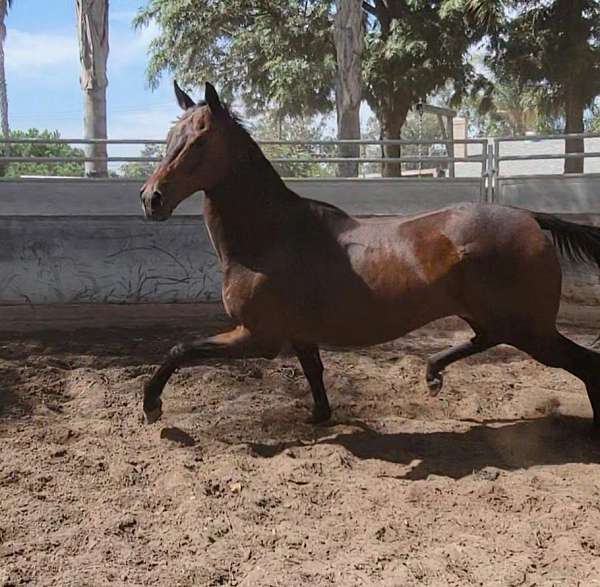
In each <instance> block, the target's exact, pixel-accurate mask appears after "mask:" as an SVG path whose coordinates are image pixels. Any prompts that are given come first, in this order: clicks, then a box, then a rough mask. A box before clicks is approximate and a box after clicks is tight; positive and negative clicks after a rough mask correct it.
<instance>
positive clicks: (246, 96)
mask: <svg viewBox="0 0 600 587" xmlns="http://www.w3.org/2000/svg"><path fill="white" fill-rule="evenodd" d="M150 22H156V23H157V24H158V25H159V27H160V30H161V34H160V35H159V36H158V37H157V38H155V39H154V40H153V41H152V43H151V45H150V61H149V64H148V69H147V74H148V78H149V80H150V83H151V85H153V86H156V84H157V83H158V81H159V79H160V77H161V75H162V74H163V73H165V72H167V73H169V74H172V75H174V76H175V77H176V78H177V79H178V80H179V81H181V82H182V83H183V84H184V85H187V86H201V85H202V84H203V83H204V81H206V80H213V81H214V82H215V83H218V84H219V89H220V92H221V94H222V95H223V96H224V97H225V98H226V99H228V100H229V101H232V100H233V98H234V96H235V97H239V98H241V100H242V101H243V103H244V106H245V107H246V108H247V110H248V112H249V113H250V114H252V115H254V114H263V113H264V112H265V111H266V110H272V109H274V110H276V111H277V112H276V114H277V116H279V117H285V116H312V115H314V114H315V113H319V112H326V111H329V110H330V109H331V108H332V105H333V101H332V92H331V90H332V87H333V84H334V80H335V48H334V44H333V17H332V6H331V3H330V2H323V1H320V0H227V2H225V1H224V0H216V1H208V0H204V1H196V2H190V1H189V0H149V1H148V4H147V6H146V7H145V8H143V9H141V10H140V11H139V13H138V15H137V16H136V18H135V20H134V25H135V26H136V27H143V26H147V25H148V24H150Z"/></svg>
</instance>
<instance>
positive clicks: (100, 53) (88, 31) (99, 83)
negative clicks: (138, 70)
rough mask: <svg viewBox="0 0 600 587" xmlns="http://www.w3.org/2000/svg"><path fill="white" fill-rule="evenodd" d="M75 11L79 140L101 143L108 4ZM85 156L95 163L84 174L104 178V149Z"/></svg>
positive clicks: (102, 1) (88, 3)
mask: <svg viewBox="0 0 600 587" xmlns="http://www.w3.org/2000/svg"><path fill="white" fill-rule="evenodd" d="M0 1H2V0H0ZM75 7H76V9H77V33H78V37H79V59H80V62H81V76H80V84H81V91H82V92H83V136H84V138H86V139H105V138H106V86H107V85H108V80H107V77H106V62H107V60H108V0H75ZM86 154H87V156H88V157H97V158H99V160H96V161H88V162H86V164H85V174H86V175H87V176H94V177H105V176H106V175H107V174H108V167H107V162H106V156H107V153H106V145H88V147H87V149H86Z"/></svg>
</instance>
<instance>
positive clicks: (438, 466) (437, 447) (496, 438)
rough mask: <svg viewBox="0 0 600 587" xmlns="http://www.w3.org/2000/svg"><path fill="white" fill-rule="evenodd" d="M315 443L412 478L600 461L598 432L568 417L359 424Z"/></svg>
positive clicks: (260, 448) (269, 449)
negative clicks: (411, 428) (384, 427)
mask: <svg viewBox="0 0 600 587" xmlns="http://www.w3.org/2000/svg"><path fill="white" fill-rule="evenodd" d="M330 434H331V431H330ZM305 444H306V443H303V442H301V441H293V442H286V443H280V444H276V445H273V444H260V443H255V444H251V448H252V450H253V451H254V453H255V454H256V455H258V456H261V457H265V458H270V457H273V456H275V455H277V454H279V453H280V452H281V451H283V450H285V449H287V448H290V447H298V446H304V445H305ZM316 444H331V445H338V446H342V447H344V448H345V449H346V450H348V451H349V452H350V453H352V454H353V455H354V456H356V457H358V458H360V459H379V460H382V461H387V462H391V463H396V464H402V465H406V466H410V465H413V466H412V468H411V469H410V470H409V471H408V472H405V473H401V474H399V475H398V478H401V479H412V480H417V479H425V478H427V477H428V476H429V475H440V476H444V477H451V478H453V479H460V478H462V477H466V476H468V475H471V474H473V473H474V472H476V471H478V470H481V469H483V468H485V467H490V466H491V467H496V468H498V469H504V470H516V469H523V468H529V467H532V466H536V465H561V464H567V463H600V434H599V435H593V434H592V432H591V422H590V420H588V419H586V418H578V417H573V416H563V417H560V418H559V417H547V418H538V419H531V420H516V421H515V420H512V421H511V420H509V421H490V422H486V423H482V424H476V425H474V426H473V427H471V428H469V429H468V430H466V431H444V432H400V433H393V434H384V433H379V432H376V431H374V430H371V429H369V428H368V427H363V429H361V430H357V431H355V432H350V433H346V432H344V433H341V434H337V435H336V434H335V433H334V434H332V435H330V436H323V437H321V438H320V439H318V440H317V441H316ZM415 463H416V464H415Z"/></svg>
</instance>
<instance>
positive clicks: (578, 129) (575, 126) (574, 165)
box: [565, 92, 585, 173]
mask: <svg viewBox="0 0 600 587" xmlns="http://www.w3.org/2000/svg"><path fill="white" fill-rule="evenodd" d="M584 109H585V106H584V104H583V102H582V101H581V99H580V98H579V94H577V93H576V92H571V94H570V95H569V97H568V99H567V104H566V106H565V133H566V134H569V133H582V132H583V111H584ZM584 151H585V146H584V141H583V139H565V153H583V152H584ZM583 166H584V160H583V159H579V158H578V159H565V173H583Z"/></svg>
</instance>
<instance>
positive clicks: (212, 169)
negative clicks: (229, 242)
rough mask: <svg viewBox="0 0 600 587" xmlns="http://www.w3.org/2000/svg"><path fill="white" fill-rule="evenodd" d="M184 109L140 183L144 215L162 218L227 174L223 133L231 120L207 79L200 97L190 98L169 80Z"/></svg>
mask: <svg viewBox="0 0 600 587" xmlns="http://www.w3.org/2000/svg"><path fill="white" fill-rule="evenodd" d="M175 95H176V97H177V102H178V103H179V106H181V108H182V109H183V110H184V114H182V115H181V117H180V118H179V119H178V120H177V122H176V123H175V124H174V126H173V128H171V130H170V131H169V134H168V135H167V146H166V153H165V156H164V158H163V160H162V161H161V163H160V164H159V165H158V167H157V168H156V170H155V171H154V173H153V174H152V175H151V176H150V177H149V178H148V180H147V181H146V183H145V184H144V185H143V186H142V190H141V198H142V206H143V208H144V214H145V215H146V218H149V219H152V220H166V219H167V218H169V217H170V216H171V214H172V213H173V210H174V209H175V208H176V207H177V205H178V204H179V203H180V202H182V201H183V200H185V199H186V198H187V197H188V196H191V195H192V194H193V193H194V192H197V191H199V190H210V189H211V188H213V187H215V186H217V185H218V184H219V183H220V182H221V181H223V180H224V179H225V178H226V177H227V175H228V174H229V173H230V171H231V170H230V166H231V158H230V149H229V148H228V147H229V142H230V138H228V137H229V134H230V131H231V129H232V127H233V126H235V121H234V119H233V118H232V117H231V116H230V114H229V112H228V111H227V109H226V108H225V107H224V106H223V105H222V104H221V101H220V99H219V95H218V94H217V91H216V90H215V88H214V87H213V86H212V85H211V84H209V83H207V84H206V90H205V96H204V98H205V101H204V102H199V103H198V104H195V103H194V101H193V100H192V99H191V98H190V97H189V96H188V95H187V94H186V93H185V92H184V91H183V90H182V89H181V88H180V87H179V86H178V85H177V82H175Z"/></svg>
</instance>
